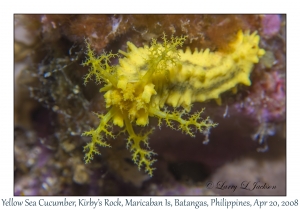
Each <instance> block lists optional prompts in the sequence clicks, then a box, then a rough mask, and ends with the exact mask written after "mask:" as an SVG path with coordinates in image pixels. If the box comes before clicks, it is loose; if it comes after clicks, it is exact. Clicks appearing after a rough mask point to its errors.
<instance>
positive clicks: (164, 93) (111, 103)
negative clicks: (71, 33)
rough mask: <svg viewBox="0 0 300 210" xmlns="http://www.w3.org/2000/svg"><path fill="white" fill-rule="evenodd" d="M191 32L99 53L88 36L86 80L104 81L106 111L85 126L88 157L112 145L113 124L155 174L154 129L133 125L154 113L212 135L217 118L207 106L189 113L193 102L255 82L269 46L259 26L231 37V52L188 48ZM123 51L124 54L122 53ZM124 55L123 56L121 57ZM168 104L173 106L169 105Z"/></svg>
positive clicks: (173, 125) (188, 130)
mask: <svg viewBox="0 0 300 210" xmlns="http://www.w3.org/2000/svg"><path fill="white" fill-rule="evenodd" d="M185 39H186V37H185V36H181V37H173V36H172V37H171V39H170V40H168V39H167V37H166V35H163V37H162V43H158V42H157V40H156V39H152V42H151V45H150V47H149V46H147V45H145V46H144V47H140V48H137V47H136V46H135V45H134V44H133V43H131V42H128V43H127V46H128V50H127V52H124V51H121V50H120V51H119V53H118V54H112V53H103V54H102V55H100V56H98V57H96V56H95V54H94V52H93V50H92V49H91V46H90V44H89V43H88V42H87V52H86V54H87V59H86V61H85V62H84V63H83V65H84V66H90V71H89V73H88V74H87V75H86V76H85V81H84V82H85V83H87V82H88V80H90V79H91V78H93V77H94V78H95V80H96V82H97V83H100V82H103V83H104V84H105V85H104V87H102V88H101V89H100V92H105V94H104V97H105V102H106V108H107V109H108V110H109V111H108V112H107V113H106V114H105V115H98V117H99V119H100V123H99V126H98V127H97V128H96V129H92V130H90V131H86V132H84V133H83V135H84V136H91V138H92V140H91V142H89V143H88V144H87V145H86V146H85V147H84V151H85V152H86V154H85V157H84V159H85V161H86V163H88V162H90V161H91V160H92V159H93V156H94V154H100V152H99V150H98V146H102V147H110V145H109V144H108V143H107V142H106V139H107V138H114V137H115V136H114V134H113V133H112V131H111V130H110V127H111V125H112V124H113V125H117V126H119V127H121V128H124V130H125V131H127V133H128V138H127V148H128V149H130V151H131V152H132V160H133V161H134V163H135V164H137V165H138V167H139V169H141V167H144V169H145V171H146V172H147V173H148V174H149V175H150V176H152V175H153V170H154V168H153V167H152V164H153V163H154V162H155V159H154V158H153V155H155V153H154V152H153V151H152V150H151V149H150V148H149V143H148V136H149V134H150V133H151V132H152V130H151V129H150V131H149V132H147V133H145V134H137V133H136V132H135V131H134V126H147V125H148V123H149V117H157V118H158V119H159V126H160V125H161V123H162V120H164V121H165V123H166V125H167V126H168V127H170V128H172V129H175V130H181V131H182V132H183V133H186V134H188V135H190V136H192V137H194V136H195V132H196V131H199V132H201V133H203V134H204V135H205V141H207V140H208V134H209V132H210V129H211V128H212V127H215V126H216V125H217V124H216V123H213V122H212V120H210V119H209V117H207V118H205V119H203V118H202V117H201V114H202V112H203V110H201V111H199V112H196V113H193V114H189V112H190V110H191V106H192V104H193V103H194V102H203V101H207V100H210V99H215V100H216V101H217V102H219V103H220V94H221V93H223V92H225V91H228V90H236V86H237V84H240V83H241V84H244V85H248V86H249V85H250V84H251V81H250V79H249V75H250V73H251V70H252V68H253V65H254V64H255V63H257V62H258V61H259V58H260V57H261V56H262V55H264V53H265V51H264V50H263V49H260V48H259V47H258V44H259V36H258V35H257V34H256V32H254V33H252V34H250V33H249V32H248V31H247V32H245V33H243V32H242V31H239V32H238V33H237V35H236V38H235V40H233V41H232V42H231V43H229V49H230V50H229V51H227V52H210V51H209V49H206V50H201V51H198V50H197V49H196V50H195V51H194V53H192V52H191V50H190V49H189V48H187V49H186V51H185V52H184V51H183V50H179V49H177V48H178V47H182V45H183V43H184V41H185ZM122 55H123V56H122ZM121 56H122V57H121ZM113 57H119V64H118V65H111V64H110V59H111V58H113ZM167 106H171V107H173V108H174V111H168V110H167Z"/></svg>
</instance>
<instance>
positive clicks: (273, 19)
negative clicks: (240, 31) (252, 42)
mask: <svg viewBox="0 0 300 210" xmlns="http://www.w3.org/2000/svg"><path fill="white" fill-rule="evenodd" d="M261 24H262V27H263V34H264V36H265V37H266V38H271V37H273V36H274V35H276V34H277V33H278V32H279V30H280V25H281V20H280V15H263V16H262V18H261Z"/></svg>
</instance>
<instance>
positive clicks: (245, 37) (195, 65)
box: [118, 31, 264, 110]
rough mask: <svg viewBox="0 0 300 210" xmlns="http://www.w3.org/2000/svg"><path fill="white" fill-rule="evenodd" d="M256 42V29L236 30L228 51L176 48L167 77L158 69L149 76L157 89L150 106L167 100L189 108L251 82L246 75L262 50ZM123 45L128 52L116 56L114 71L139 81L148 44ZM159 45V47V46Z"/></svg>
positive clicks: (142, 73) (144, 67)
mask: <svg viewBox="0 0 300 210" xmlns="http://www.w3.org/2000/svg"><path fill="white" fill-rule="evenodd" d="M258 44H259V36H258V35H257V34H256V32H254V33H252V34H250V33H249V32H246V33H243V32H242V31H239V32H238V33H237V36H236V39H235V40H234V41H232V42H231V43H229V46H230V50H229V51H228V52H210V50H209V49H205V50H200V51H198V50H197V49H196V50H195V51H194V52H191V50H190V49H189V48H187V49H186V50H185V51H183V50H178V55H179V56H178V61H177V63H176V64H175V65H169V68H168V69H166V72H167V74H168V75H167V77H168V79H166V75H162V74H159V73H156V74H154V76H153V78H152V81H151V82H152V83H153V84H154V85H155V90H156V92H157V93H158V94H156V95H153V96H152V99H151V100H152V101H151V104H152V106H155V107H160V108H162V107H163V106H164V105H165V104H168V105H171V106H173V107H179V106H181V107H184V108H185V109H186V110H189V109H190V107H191V104H192V103H193V102H203V101H207V100H210V99H218V98H219V97H220V94H221V93H223V92H226V91H228V90H231V89H234V88H235V87H236V86H237V84H244V85H247V86H249V85H251V81H250V79H249V76H250V73H251V71H252V68H253V65H254V64H255V63H257V62H258V61H259V57H261V56H262V55H263V54H264V50H263V49H260V48H259V47H258ZM127 45H128V52H127V53H126V54H125V53H124V55H125V57H124V58H122V59H120V66H119V68H118V75H123V76H124V77H126V78H128V80H129V81H139V80H140V78H141V77H142V76H143V75H144V74H145V73H146V72H147V70H148V69H147V68H148V66H147V60H148V57H149V55H148V53H149V46H144V47H142V48H137V47H136V46H135V45H134V44H132V43H130V42H128V43H127ZM161 48H162V51H163V46H161Z"/></svg>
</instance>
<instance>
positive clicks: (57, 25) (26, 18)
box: [14, 14, 286, 195]
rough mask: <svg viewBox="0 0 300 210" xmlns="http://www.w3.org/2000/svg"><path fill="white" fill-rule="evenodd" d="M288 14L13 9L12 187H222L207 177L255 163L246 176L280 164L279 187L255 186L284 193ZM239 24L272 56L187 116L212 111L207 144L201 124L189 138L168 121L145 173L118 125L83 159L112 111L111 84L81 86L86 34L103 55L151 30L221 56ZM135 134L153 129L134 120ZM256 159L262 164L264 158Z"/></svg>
mask: <svg viewBox="0 0 300 210" xmlns="http://www.w3.org/2000/svg"><path fill="white" fill-rule="evenodd" d="M285 22H286V17H285V15H277V14H276V15H272V16H270V15H124V14H123V15H49V14H42V15H15V32H17V33H18V34H16V36H15V67H16V69H15V87H16V88H15V105H14V110H15V138H14V141H15V144H14V145H15V148H14V157H15V169H14V170H15V171H14V183H15V191H14V192H15V195H158V194H159V195H167V194H168V195H187V194H189V195H196V194H199V195H203V194H207V193H208V194H210V193H216V194H219V192H218V191H213V192H212V191H210V190H207V189H205V190H204V187H205V183H206V182H207V180H211V179H213V180H214V181H217V180H218V179H221V178H223V177H226V178H227V177H228V174H230V173H229V172H228V171H233V172H234V171H239V170H245V171H246V169H245V167H246V168H248V170H250V168H251V171H254V172H255V173H253V176H252V175H251V174H250V173H249V174H248V176H247V177H246V178H247V179H249V181H253V179H255V177H254V176H256V175H259V176H260V177H262V180H267V179H269V178H270V177H271V176H272V168H274V170H275V169H276V171H275V172H276V174H277V175H278V177H280V178H278V180H280V182H281V183H280V184H279V183H274V181H272V183H271V179H270V183H271V184H277V186H278V188H280V189H277V191H272V193H269V194H268V192H267V191H264V192H262V191H255V192H254V194H256V195H260V194H263V195H275V194H276V195H283V194H284V193H285V190H283V189H284V188H285V182H284V181H282V180H283V179H282V177H284V174H285V167H284V166H285V163H284V161H285V154H283V152H282V151H285V138H286V137H285V126H286V123H285V121H286V119H285V113H286V109H285V107H286V106H285V105H286V88H285V85H286V82H285V80H286V79H285V78H286V52H285V51H286V48H285V44H286V29H285ZM238 31H242V32H245V31H249V33H250V34H252V33H253V32H255V31H256V33H257V35H258V36H259V37H260V43H259V48H262V49H264V50H265V52H266V53H265V55H264V56H262V57H261V58H260V59H259V63H257V64H255V65H254V67H253V68H251V69H252V71H251V74H250V77H249V78H250V80H249V81H251V82H250V83H251V85H250V83H249V85H250V86H245V85H243V84H239V85H237V87H236V88H233V89H232V90H231V91H226V92H224V93H223V92H222V93H221V94H220V100H217V103H216V101H215V100H211V101H208V100H207V101H205V102H201V103H200V102H195V103H194V105H193V106H192V107H190V109H191V110H190V111H191V113H194V112H197V111H200V110H202V108H205V112H204V114H205V116H210V119H211V120H212V121H213V122H215V123H218V126H217V127H215V128H213V129H211V130H210V134H209V140H210V141H209V142H207V141H205V136H203V135H201V134H199V133H195V137H194V138H193V137H190V136H187V135H184V134H182V133H181V132H178V131H174V130H171V129H168V128H166V126H165V125H164V123H162V124H161V127H160V128H156V129H154V130H153V132H152V133H151V134H150V135H149V137H150V139H149V146H150V147H151V149H153V150H154V151H155V153H157V155H155V158H156V159H157V160H158V161H156V162H155V163H153V168H156V170H154V171H153V176H152V177H151V178H150V177H149V176H148V175H147V174H145V173H144V171H142V170H141V171H138V169H137V167H136V165H135V164H134V163H133V161H132V156H131V154H130V152H129V151H128V150H127V149H126V146H128V145H126V141H125V140H126V138H127V137H128V136H126V134H125V133H124V131H123V130H122V128H119V127H117V126H114V127H113V128H112V131H111V132H112V134H113V135H116V136H117V138H116V139H109V141H108V142H109V143H110V144H111V146H112V148H99V152H100V153H101V155H95V156H94V157H93V158H94V159H93V161H91V163H89V164H85V161H84V152H83V148H84V146H85V145H86V144H87V143H88V142H90V137H85V136H82V133H83V132H85V131H88V130H91V129H92V128H96V127H97V125H98V124H99V119H98V117H97V115H95V114H93V112H94V113H98V114H100V113H106V112H107V108H106V105H107V104H106V102H107V101H106V100H107V96H106V97H104V96H103V93H101V92H99V89H101V88H103V81H102V83H99V82H98V83H94V82H89V83H87V84H86V85H85V84H84V76H85V75H87V74H88V68H89V67H85V66H83V65H82V63H83V62H84V61H85V60H86V57H87V55H86V54H85V52H87V48H86V42H88V43H89V45H90V47H91V49H92V50H93V52H94V55H93V56H94V57H95V58H100V57H101V55H103V54H102V53H103V51H105V52H108V53H110V52H111V53H112V54H116V53H118V51H119V50H121V51H122V52H127V49H128V48H127V46H128V44H127V42H131V43H133V44H134V45H135V46H136V47H137V48H139V47H143V46H145V45H147V46H150V45H151V42H152V39H153V38H154V39H157V43H161V39H160V37H162V36H163V34H165V35H166V36H167V37H171V36H172V35H173V36H174V37H181V36H186V40H185V42H184V43H182V46H178V47H179V49H184V50H185V49H186V48H187V47H189V48H190V50H191V52H194V51H195V50H196V48H197V49H206V48H209V49H210V52H213V53H215V52H223V53H225V54H229V53H231V50H232V48H231V47H230V45H229V44H228V43H231V42H232V40H234V39H235V37H236V35H237V33H238ZM153 52H154V51H153ZM119 56H120V57H122V55H119ZM118 58H119V57H118ZM118 58H117V57H116V58H112V59H111V60H110V65H111V66H117V65H118V64H119V62H118ZM122 58H124V57H122ZM216 77H218V75H216ZM123 84H124V83H123ZM120 85H121V84H120ZM174 85H175V86H176V84H175V83H174ZM148 88H150V89H151V87H150V86H149V87H148ZM145 97H146V95H145ZM112 99H113V98H112ZM210 99H213V97H212V98H210ZM170 101H171V100H170ZM170 104H171V102H170ZM170 104H168V103H167V105H168V106H169V105H170ZM168 110H172V107H171V106H169V107H168ZM183 118H184V116H183ZM158 123H159V122H158V119H153V118H150V119H149V125H148V126H149V127H154V126H156V125H157V124H158ZM136 127H138V126H135V125H134V128H135V129H136ZM175 127H176V126H175ZM137 132H141V133H145V130H144V127H141V128H137ZM203 141H204V142H205V143H206V144H203ZM273 142H280V145H282V146H281V147H277V146H276V145H275V144H274V143H273ZM257 151H260V152H257ZM263 151H264V152H263ZM249 154H251V155H250V156H248V155H249ZM277 154H283V155H281V156H280V158H281V159H280V161H273V160H271V159H270V158H268V157H269V156H276V155H277ZM258 156H259V157H260V158H261V159H262V160H261V162H262V163H263V167H262V166H261V165H260V161H257V160H256V158H257V157H258ZM238 158H248V159H245V162H247V161H248V162H247V164H246V165H243V164H242V161H241V163H239V164H234V167H229V166H230V164H232V161H234V160H236V159H238ZM248 163H251V164H250V165H251V167H250V166H249V167H248V165H249V164H248ZM227 164H229V166H227ZM268 167H271V168H268ZM266 171H267V172H266ZM224 174H225V175H224ZM226 174H227V175H226ZM262 174H265V175H264V176H263V175H262ZM277 175H276V177H277ZM229 176H230V175H229ZM242 177H244V175H241V176H240V178H242ZM239 180H240V179H238V178H237V179H236V180H233V181H236V182H238V181H239ZM151 189H152V190H151ZM227 194H230V192H229V191H227ZM237 194H239V195H242V194H243V192H236V194H235V195H237Z"/></svg>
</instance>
